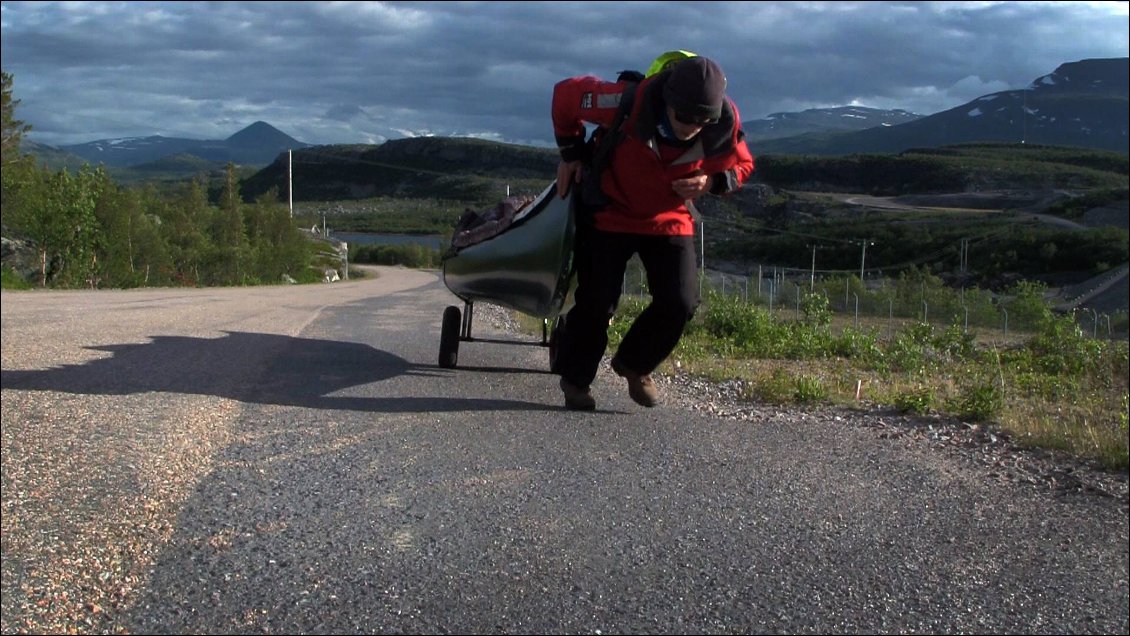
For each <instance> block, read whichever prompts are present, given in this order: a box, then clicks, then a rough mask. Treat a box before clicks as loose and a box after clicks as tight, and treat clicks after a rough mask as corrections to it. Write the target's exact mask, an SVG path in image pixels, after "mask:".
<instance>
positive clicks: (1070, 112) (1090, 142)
mask: <svg viewBox="0 0 1130 636" xmlns="http://www.w3.org/2000/svg"><path fill="white" fill-rule="evenodd" d="M1128 75H1130V58H1124V57H1123V58H1108V59H1092V60H1082V61H1079V62H1071V63H1068V64H1063V65H1061V66H1060V67H1059V68H1057V69H1056V70H1055V71H1054V72H1053V73H1050V74H1048V75H1044V76H1042V77H1039V78H1037V79H1036V80H1035V81H1034V82H1032V84H1031V85H1030V86H1028V87H1027V88H1025V89H1023V90H1010V91H1002V92H999V93H993V94H990V95H985V96H983V97H979V98H977V99H975V100H973V101H971V102H969V103H967V104H964V105H962V106H958V107H957V108H951V109H949V110H947V111H943V112H940V113H937V114H934V115H930V116H928V117H922V118H921V119H916V120H914V121H911V122H908V123H904V124H900V125H897V126H890V127H877V128H870V129H867V130H862V131H857V132H851V133H809V134H806V135H801V136H797V137H789V138H784V139H773V140H766V141H762V142H761V143H759V144H757V149H756V151H755V153H760V154H813V155H843V154H855V153H897V152H902V151H904V150H907V149H910V148H934V147H939V146H949V145H955V144H960V143H976V142H1007V143H1029V144H1043V145H1055V146H1073V147H1080V148H1097V149H1103V150H1113V151H1115V152H1122V153H1130V136H1128V134H1127V127H1128V121H1130V81H1128V79H1127V77H1128Z"/></svg>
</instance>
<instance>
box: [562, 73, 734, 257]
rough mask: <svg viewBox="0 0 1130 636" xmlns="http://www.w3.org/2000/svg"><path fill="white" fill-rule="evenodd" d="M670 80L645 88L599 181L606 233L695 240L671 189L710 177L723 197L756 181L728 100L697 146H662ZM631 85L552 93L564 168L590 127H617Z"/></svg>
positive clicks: (591, 81)
mask: <svg viewBox="0 0 1130 636" xmlns="http://www.w3.org/2000/svg"><path fill="white" fill-rule="evenodd" d="M668 75H669V73H660V74H658V75H654V76H652V77H650V78H647V79H645V80H643V81H642V82H640V84H639V87H638V88H637V92H636V96H635V101H634V102H633V104H632V112H631V114H630V115H629V116H628V118H627V120H626V121H625V122H624V128H623V131H624V138H623V139H622V140H621V141H620V143H619V145H618V146H617V147H616V149H615V151H614V153H613V155H612V159H611V161H610V162H609V165H608V167H607V168H606V169H605V170H604V174H603V175H602V177H601V190H602V191H603V193H604V195H605V196H606V197H607V199H608V201H609V203H608V205H607V206H605V207H603V208H602V209H600V210H598V211H597V212H596V215H595V224H596V227H597V228H598V229H600V230H604V231H606V232H627V233H631V234H653V235H669V236H692V235H694V233H695V227H694V226H695V223H694V218H693V217H692V216H691V212H690V210H688V209H687V202H686V201H684V200H682V199H681V198H679V195H677V194H676V193H675V191H674V189H673V188H672V187H671V185H670V184H671V182H672V181H674V180H676V179H682V178H685V177H688V176H692V175H695V174H701V173H703V172H705V173H706V174H709V175H711V188H710V192H711V193H713V194H726V193H728V192H733V191H735V190H737V189H738V188H740V187H741V185H742V184H743V183H744V182H745V180H746V179H747V178H749V176H750V175H751V174H752V173H753V169H754V162H753V155H751V154H750V152H749V148H748V147H747V146H746V143H745V140H744V137H745V134H744V133H743V132H742V129H741V117H740V115H739V114H738V109H737V106H735V105H734V103H733V102H732V101H731V100H730V99H729V98H727V99H726V103H725V104H724V105H723V109H722V117H721V118H720V120H719V121H718V123H716V124H709V125H707V126H705V127H703V129H702V131H701V132H699V134H698V135H697V136H696V137H695V140H694V145H693V146H692V147H690V148H681V147H677V146H673V145H668V144H665V143H663V142H662V140H661V139H660V137H659V136H658V134H657V132H656V126H657V125H658V124H659V122H660V120H661V118H662V117H663V116H664V108H665V106H664V102H663V97H662V95H663V83H664V82H665V81H666V79H667V77H668ZM626 87H627V84H625V83H617V82H606V81H603V80H601V79H599V78H597V77H593V76H591V75H589V76H584V77H574V78H570V79H567V80H564V81H561V82H559V83H558V84H557V85H556V86H554V89H553V129H554V134H555V135H556V138H557V145H558V146H559V147H560V148H561V150H562V157H563V158H564V159H566V160H572V159H575V158H579V157H580V154H579V149H580V148H582V147H583V144H584V141H585V122H588V123H592V124H597V125H599V126H606V127H607V126H610V125H612V124H613V122H614V120H615V118H616V115H617V112H618V110H619V104H620V97H621V95H622V94H623V93H624V90H625V88H626Z"/></svg>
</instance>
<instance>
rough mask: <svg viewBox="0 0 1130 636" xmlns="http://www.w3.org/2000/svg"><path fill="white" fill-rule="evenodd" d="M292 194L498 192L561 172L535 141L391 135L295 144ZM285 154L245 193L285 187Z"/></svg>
mask: <svg viewBox="0 0 1130 636" xmlns="http://www.w3.org/2000/svg"><path fill="white" fill-rule="evenodd" d="M291 161H292V163H293V167H292V180H293V192H294V199H295V200H298V201H303V200H305V201H312V200H317V201H330V200H341V199H347V200H348V199H364V198H369V197H378V196H389V197H408V198H434V199H444V198H450V199H459V200H484V201H491V200H497V199H501V198H502V197H501V196H499V193H500V192H504V190H503V188H505V187H506V185H507V184H515V185H517V184H522V185H528V188H527V189H534V190H540V189H541V188H543V187H545V186H546V185H548V184H549V183H550V182H552V181H553V179H554V177H555V176H556V170H557V163H558V161H559V156H558V154H557V151H556V150H554V149H550V148H535V147H531V146H520V145H515V144H505V143H499V142H495V141H486V140H482V139H471V138H465V137H417V138H411V139H394V140H390V141H386V142H384V143H383V144H379V145H329V146H313V147H309V148H304V149H301V150H296V151H295V152H294V153H293V156H292V158H291ZM287 168H288V166H287V157H286V155H282V156H279V157H278V159H276V160H275V162H274V163H272V164H271V165H269V166H267V167H266V168H263V169H262V170H260V171H259V172H258V173H256V174H255V175H253V176H252V177H250V178H248V179H246V180H245V181H244V182H243V186H242V189H241V194H242V195H243V197H244V199H247V200H250V199H254V198H255V197H258V196H259V195H261V194H263V193H264V192H266V191H267V190H269V189H271V188H276V189H277V191H278V192H279V193H280V195H285V193H286V192H287V187H288V186H287Z"/></svg>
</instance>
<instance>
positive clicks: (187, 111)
mask: <svg viewBox="0 0 1130 636" xmlns="http://www.w3.org/2000/svg"><path fill="white" fill-rule="evenodd" d="M1127 15H1128V12H1127V4H1126V3H1125V2H1106V3H1094V2H1088V3H1082V2H1003V3H1001V2H836V3H823V2H795V3H794V2H698V3H686V2H386V3H373V2H337V3H326V2H278V3H275V2H254V3H251V2H248V3H244V2H121V3H93V2H91V3H52V2H34V3H23V2H14V3H8V2H5V3H3V5H2V31H3V32H2V37H0V47H2V53H3V55H2V58H3V70H4V71H5V72H7V73H10V74H11V75H12V76H13V77H14V97H15V98H16V99H18V100H20V101H21V103H20V104H19V106H18V107H17V110H16V116H17V118H19V119H21V120H23V121H25V122H27V123H29V124H31V125H32V126H33V130H32V132H31V134H30V135H29V138H30V139H34V140H36V141H40V142H42V143H47V144H52V145H65V144H71V143H81V142H84V141H90V140H93V139H99V138H105V137H118V136H142V135H151V134H161V135H166V136H177V137H189V138H198V139H217V138H224V137H227V136H229V135H231V134H232V133H234V132H237V131H238V130H240V129H241V128H243V127H244V126H247V125H249V124H251V123H253V122H255V121H257V120H262V121H266V122H268V123H270V124H272V125H274V126H276V127H277V128H279V129H281V130H283V131H284V132H286V133H288V134H290V135H292V136H294V137H296V138H298V139H300V140H302V141H305V142H308V143H379V142H380V141H384V140H385V139H389V138H396V137H403V136H415V135H421V134H440V135H467V136H477V137H483V138H487V139H496V140H499V141H507V142H512V143H523V144H535V145H550V144H551V143H552V130H551V126H550V123H549V99H550V92H551V90H552V87H553V84H554V83H555V82H557V81H558V80H560V79H562V78H564V77H568V76H571V75H581V74H589V73H591V74H595V75H599V76H601V77H605V78H608V79H612V78H614V77H615V74H616V72H617V71H619V70H622V69H626V68H637V69H642V68H646V66H647V65H648V64H649V63H650V61H651V59H652V58H654V57H655V56H656V55H657V54H659V53H661V52H663V51H665V50H669V49H674V48H684V49H690V50H693V51H696V52H698V53H701V54H703V55H709V56H711V57H713V58H715V59H716V60H718V62H719V63H721V64H722V66H723V68H725V69H726V72H727V75H728V77H729V85H730V92H731V96H732V97H733V98H734V100H735V101H736V102H737V104H738V106H739V108H740V110H741V112H742V116H743V119H746V120H751V119H759V118H762V117H766V116H768V115H770V114H772V113H774V112H784V111H795V110H802V109H805V108H813V107H827V106H841V105H847V104H858V105H863V106H871V107H876V108H903V109H906V110H910V111H913V112H918V113H922V114H930V113H934V112H940V111H942V110H946V109H948V108H952V107H955V106H958V105H961V104H963V103H965V102H968V101H970V100H972V99H974V98H976V97H979V96H981V95H984V94H987V93H991V92H997V91H1000V90H1006V89H1014V88H1022V87H1024V86H1026V85H1028V84H1029V83H1030V82H1032V81H1033V80H1034V79H1036V78H1037V77H1039V76H1041V75H1044V74H1047V73H1050V72H1052V71H1053V70H1055V68H1056V67H1058V66H1059V65H1060V64H1063V63H1066V62H1074V61H1078V60H1081V59H1087V58H1099V57H1126V56H1127V55H1128V45H1127V42H1128V39H1130V32H1128V27H1127V23H1128V22H1127Z"/></svg>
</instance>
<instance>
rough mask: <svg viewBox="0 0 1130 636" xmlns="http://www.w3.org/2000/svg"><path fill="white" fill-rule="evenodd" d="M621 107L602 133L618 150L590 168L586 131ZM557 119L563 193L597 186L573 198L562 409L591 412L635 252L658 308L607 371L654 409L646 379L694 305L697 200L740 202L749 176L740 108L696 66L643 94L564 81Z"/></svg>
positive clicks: (701, 63) (722, 84)
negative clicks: (734, 196) (624, 106)
mask: <svg viewBox="0 0 1130 636" xmlns="http://www.w3.org/2000/svg"><path fill="white" fill-rule="evenodd" d="M633 88H634V91H633ZM622 99H623V100H630V103H631V107H630V111H627V112H625V114H624V115H625V116H624V119H623V121H622V125H620V126H618V127H616V128H615V129H614V130H609V131H607V132H606V134H608V135H612V140H613V143H614V144H615V145H614V147H613V148H612V150H611V153H610V155H608V156H607V159H606V160H605V159H603V158H602V157H604V156H605V155H603V154H602V151H597V152H596V153H595V156H596V159H595V162H596V164H597V165H596V166H592V165H591V164H592V163H593V161H594V157H593V155H594V152H593V144H591V143H588V144H586V142H585V123H586V122H588V123H592V124H596V125H598V126H601V127H610V126H613V125H614V124H616V123H617V122H618V114H619V112H620V102H621V100H622ZM552 115H553V127H554V133H555V135H556V139H557V145H558V147H559V149H560V152H561V159H562V160H561V163H560V164H559V165H558V168H557V193H558V195H559V196H561V197H565V196H566V195H567V194H568V193H569V190H570V189H571V186H573V185H576V184H581V183H582V178H586V174H585V173H586V171H588V172H589V174H588V175H587V178H588V179H590V181H589V182H588V183H587V184H586V185H588V184H591V185H592V186H594V187H585V188H583V190H584V193H583V195H584V196H582V193H575V194H574V202H575V205H577V206H578V210H579V211H578V234H577V240H576V252H575V259H576V261H575V262H576V267H577V290H576V294H575V298H574V301H575V302H574V306H573V309H572V310H570V311H569V313H568V314H567V315H566V316H565V321H564V328H563V329H562V330H561V332H560V333H559V335H558V338H559V339H558V347H557V358H556V367H557V371H558V372H559V373H560V374H561V390H562V392H563V393H564V396H565V406H566V407H567V408H569V409H573V410H592V409H595V408H596V400H595V399H594V398H593V396H592V394H591V392H590V390H589V385H590V384H592V381H593V380H594V379H595V378H596V372H597V367H598V366H599V364H600V360H601V357H602V356H603V355H604V350H605V348H606V347H607V346H608V325H609V320H610V319H611V318H612V315H613V313H614V312H615V310H616V306H617V303H618V302H619V299H620V290H621V284H622V279H623V277H624V270H625V267H626V266H627V263H628V260H629V259H631V257H632V255H633V254H639V257H640V261H641V262H642V263H643V266H644V269H645V270H646V271H647V284H648V288H649V289H650V291H651V297H652V300H651V303H650V304H649V305H648V307H647V308H646V309H645V310H644V311H643V313H641V314H640V316H639V317H638V318H637V319H636V321H635V322H634V323H633V324H632V326H631V327H630V328H629V330H628V333H627V334H626V335H625V336H624V340H623V342H622V343H621V344H620V347H619V349H618V350H617V352H616V354H615V356H613V358H612V369H613V371H615V372H616V374H618V375H620V376H621V377H623V378H625V379H626V380H627V382H628V394H629V395H630V396H631V398H632V399H633V400H634V401H635V402H636V403H638V404H640V405H642V406H648V407H651V406H655V405H656V404H658V402H659V392H658V391H657V389H656V387H655V383H654V382H653V381H652V379H651V373H652V372H653V371H654V370H655V369H656V368H657V367H658V366H659V365H660V364H661V363H662V362H663V361H664V360H666V359H667V356H669V355H670V354H671V352H672V351H673V350H674V349H675V346H676V345H678V343H679V339H680V338H681V337H682V335H683V330H684V328H685V327H686V325H687V323H688V322H689V321H690V320H691V318H692V317H694V312H695V309H696V308H697V307H698V304H699V297H698V280H697V279H698V265H697V258H696V256H695V238H694V234H695V221H694V218H693V217H692V216H691V212H690V208H691V207H693V205H692V202H693V201H694V199H696V198H698V197H700V196H702V195H703V194H706V193H708V192H709V193H712V194H726V193H729V192H733V191H735V190H737V189H739V188H740V187H741V185H742V183H744V182H745V180H746V179H747V178H748V177H749V176H750V174H752V173H753V168H754V164H753V156H752V155H751V154H750V152H749V148H747V147H746V144H745V141H744V133H743V132H742V129H741V118H740V116H739V114H738V109H737V107H736V106H735V105H734V103H733V102H732V101H731V100H730V99H729V98H728V97H727V96H726V76H725V75H724V74H723V72H722V69H721V68H720V67H719V66H718V64H716V63H715V62H714V61H712V60H710V59H708V58H705V57H698V56H696V57H691V58H689V59H685V60H682V61H679V62H677V63H676V64H675V65H674V67H673V68H671V69H669V70H665V71H663V72H660V73H658V74H656V75H653V76H651V77H647V78H646V79H643V80H642V81H640V82H639V84H638V87H636V86H634V84H633V83H631V82H626V81H621V82H605V81H602V80H600V79H599V78H596V77H592V76H584V77H574V78H570V79H566V80H564V81H561V82H559V83H558V84H557V85H556V86H555V87H554V91H553V108H552ZM593 178H595V179H598V180H597V181H591V179H593ZM576 189H577V190H581V189H582V188H581V187H578V188H576ZM594 193H595V194H594Z"/></svg>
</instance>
